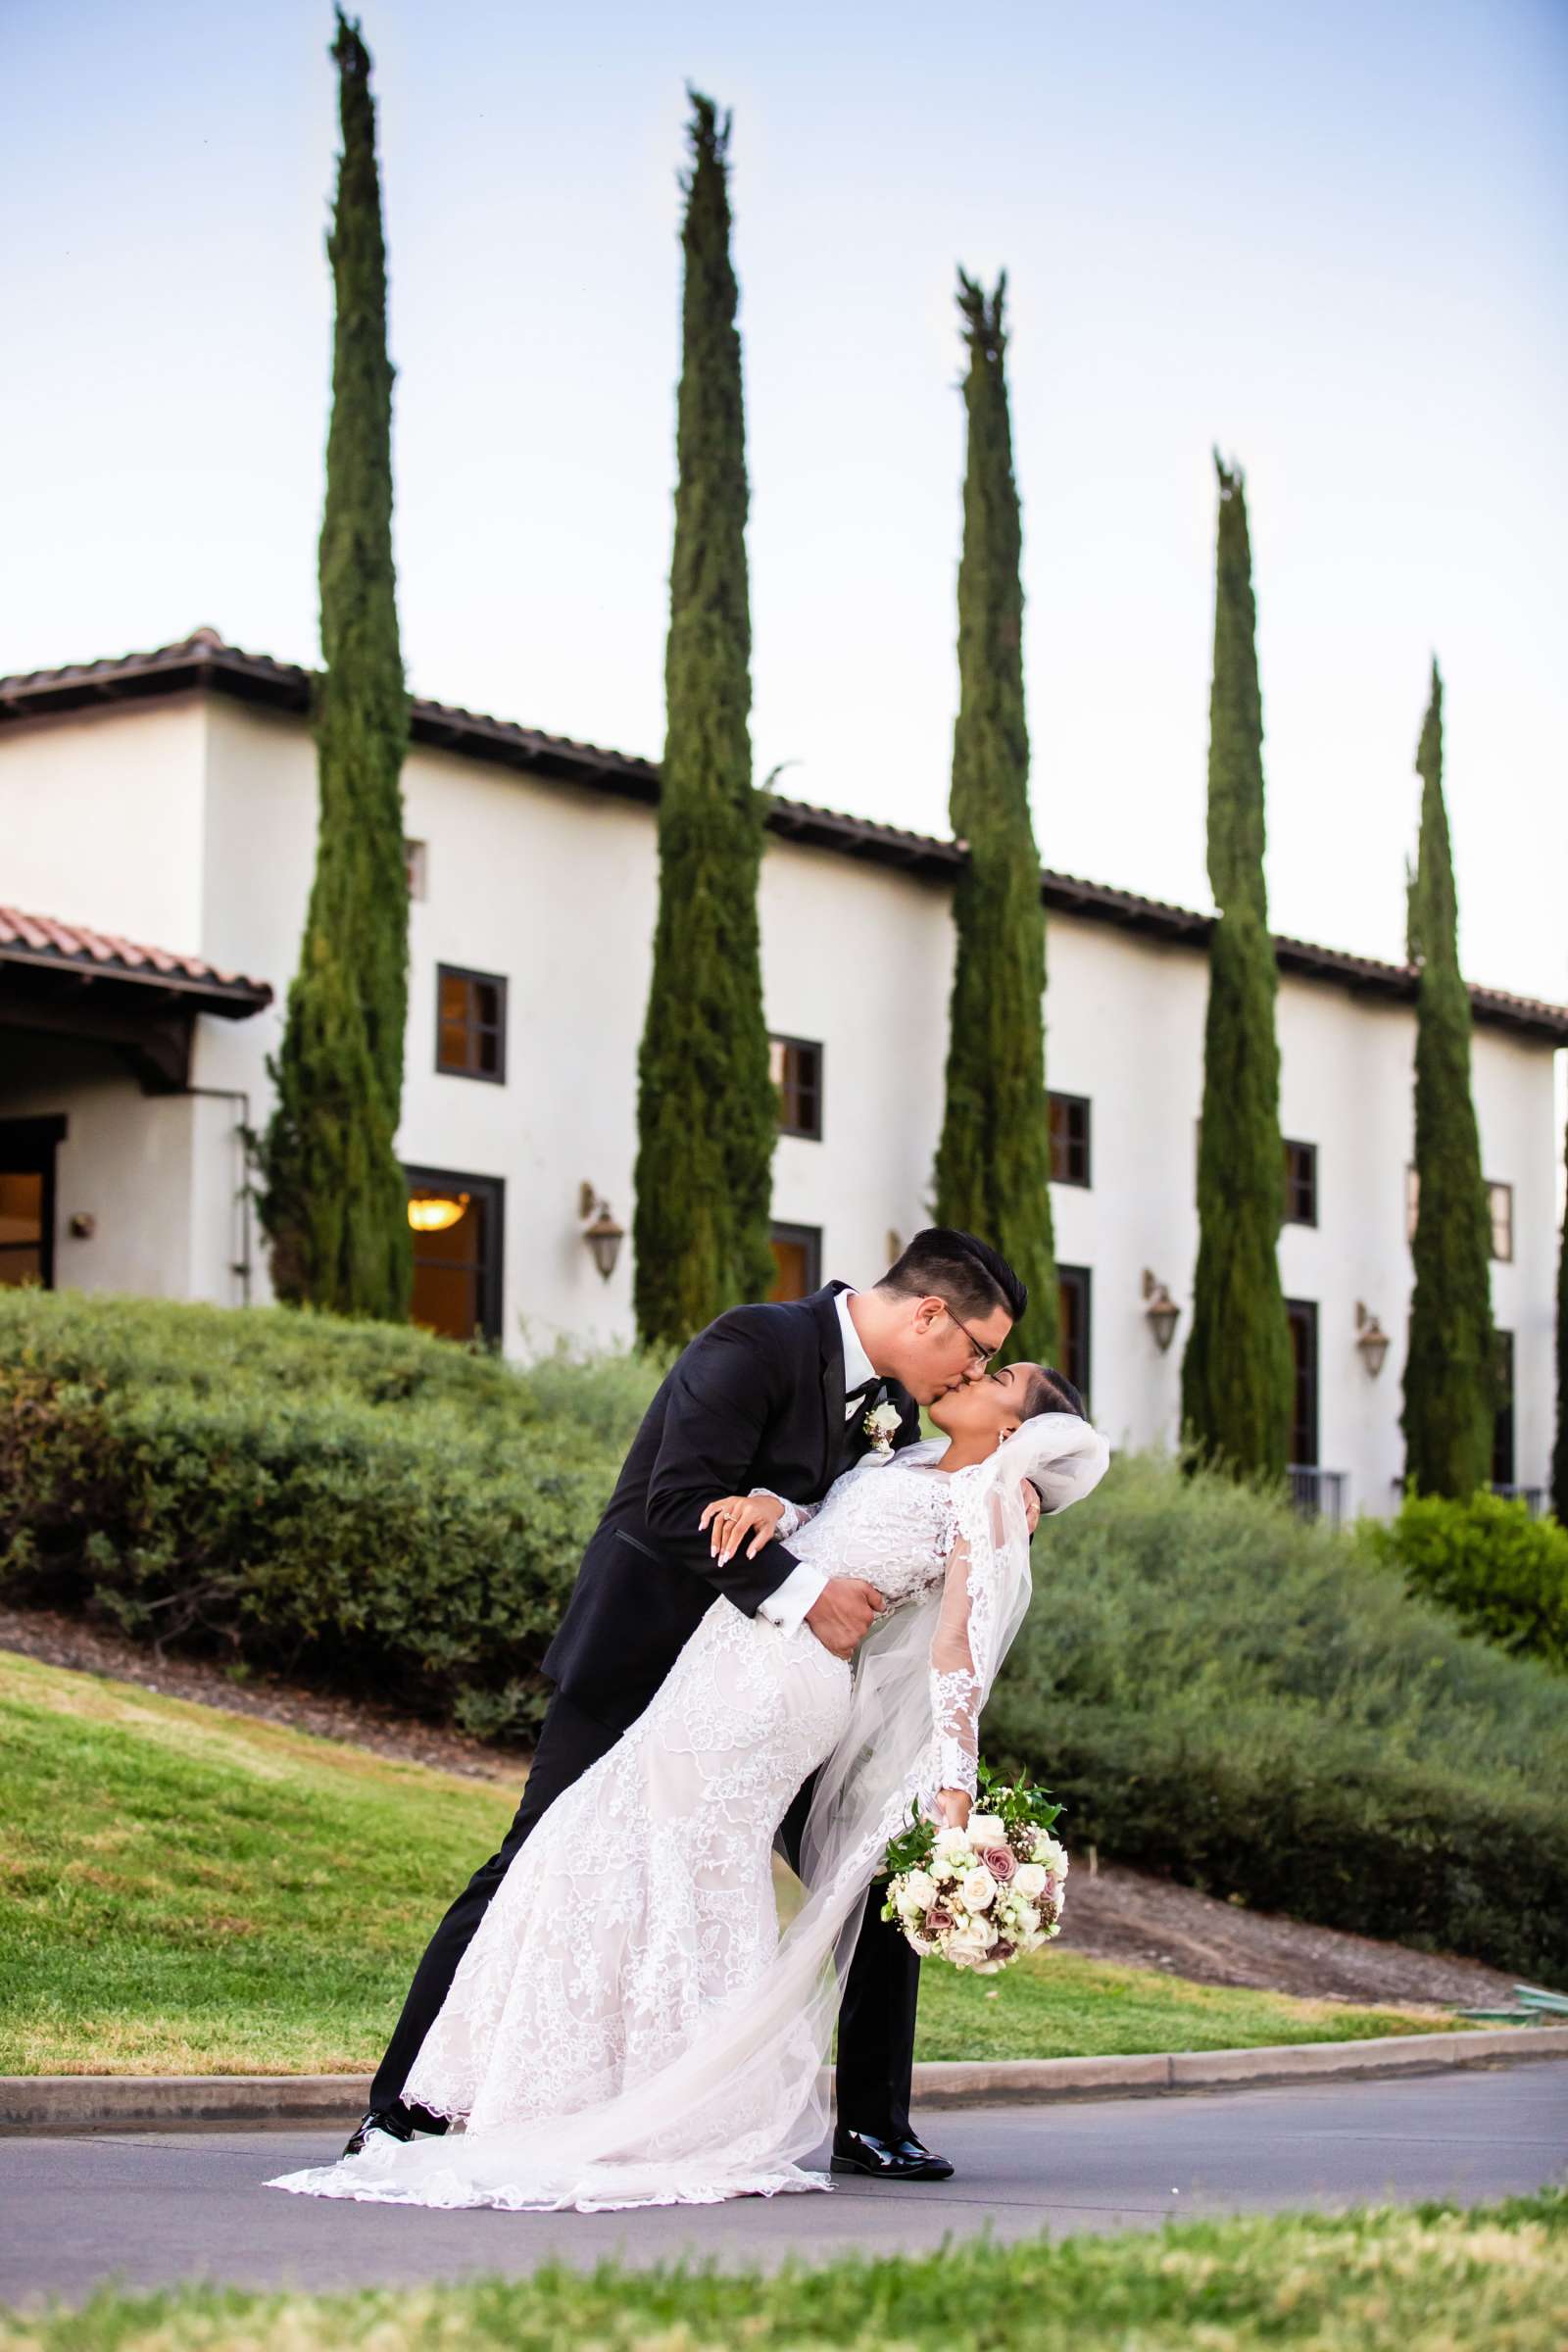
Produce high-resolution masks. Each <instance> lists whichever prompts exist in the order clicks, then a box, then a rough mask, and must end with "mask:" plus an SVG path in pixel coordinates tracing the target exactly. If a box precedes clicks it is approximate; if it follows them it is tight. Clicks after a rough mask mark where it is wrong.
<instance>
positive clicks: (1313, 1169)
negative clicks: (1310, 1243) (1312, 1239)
mask: <svg viewBox="0 0 1568 2352" xmlns="http://www.w3.org/2000/svg"><path fill="white" fill-rule="evenodd" d="M1285 1222H1286V1224H1287V1225H1315V1224H1316V1223H1317V1146H1316V1144H1297V1143H1290V1142H1288V1143H1287V1144H1286V1146H1285Z"/></svg>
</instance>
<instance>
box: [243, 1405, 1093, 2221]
mask: <svg viewBox="0 0 1568 2352" xmlns="http://www.w3.org/2000/svg"><path fill="white" fill-rule="evenodd" d="M1045 1419H1049V1420H1051V1421H1053V1422H1066V1421H1068V1420H1069V1419H1070V1417H1069V1416H1062V1415H1051V1416H1044V1417H1042V1422H1037V1423H1034V1424H1029V1425H1026V1426H1028V1427H1031V1428H1036V1429H1038V1428H1040V1427H1041V1426H1042V1425H1043V1421H1044V1420H1045ZM1075 1433H1076V1434H1075ZM1021 1434H1022V1433H1020V1435H1021ZM1067 1434H1068V1436H1069V1437H1070V1438H1072V1439H1073V1442H1074V1445H1075V1447H1076V1450H1074V1452H1073V1454H1072V1462H1071V1470H1070V1471H1064V1473H1063V1475H1065V1476H1067V1477H1072V1476H1073V1475H1074V1474H1076V1477H1077V1479H1078V1480H1079V1481H1080V1482H1081V1480H1082V1477H1083V1473H1084V1466H1085V1463H1086V1460H1087V1453H1086V1449H1085V1448H1084V1446H1083V1445H1082V1443H1081V1442H1080V1441H1081V1439H1087V1440H1088V1441H1091V1442H1092V1446H1095V1447H1100V1448H1101V1452H1102V1457H1103V1441H1102V1440H1100V1439H1099V1438H1098V1437H1097V1436H1096V1434H1095V1433H1094V1432H1093V1431H1092V1430H1090V1429H1089V1428H1088V1426H1087V1424H1084V1423H1081V1422H1076V1421H1073V1422H1072V1423H1071V1429H1070V1431H1069V1432H1068V1433H1067ZM1012 1443H1013V1444H1014V1445H1016V1443H1017V1441H1016V1440H1014V1441H1013V1442H1012ZM943 1450H944V1446H943V1443H942V1442H941V1441H937V1442H935V1443H932V1444H923V1445H917V1446H909V1447H907V1448H906V1449H905V1450H904V1451H903V1452H901V1453H899V1454H897V1455H895V1456H894V1457H893V1458H892V1459H891V1460H888V1461H883V1460H880V1459H878V1458H877V1457H876V1456H874V1455H873V1456H871V1457H869V1458H868V1459H867V1460H866V1461H864V1462H862V1463H859V1464H858V1465H857V1466H856V1467H855V1468H854V1469H853V1470H851V1471H849V1472H847V1473H846V1475H845V1476H844V1477H843V1478H841V1479H840V1480H839V1481H838V1482H837V1484H836V1485H835V1486H834V1487H833V1488H832V1490H831V1492H830V1493H829V1495H828V1496H827V1498H826V1500H825V1501H824V1502H823V1503H822V1504H820V1505H819V1506H818V1507H817V1508H816V1509H815V1510H814V1511H813V1512H807V1511H799V1512H795V1511H792V1513H791V1515H790V1517H789V1518H788V1519H787V1520H786V1522H785V1523H784V1527H783V1529H782V1531H781V1532H783V1533H786V1534H788V1536H789V1541H790V1544H791V1548H792V1550H793V1551H794V1552H795V1553H796V1555H797V1557H798V1558H801V1559H805V1560H812V1561H815V1562H817V1563H818V1564H820V1565H821V1566H822V1567H824V1568H826V1569H827V1570H828V1571H829V1573H830V1574H832V1575H835V1576H854V1577H863V1578H865V1579H866V1580H867V1581H868V1582H870V1583H872V1584H874V1585H875V1586H876V1587H877V1589H878V1591H879V1592H881V1593H883V1595H884V1596H885V1598H886V1600H887V1602H888V1610H887V1612H886V1613H885V1617H884V1618H883V1619H882V1620H879V1622H878V1625H877V1627H876V1628H875V1629H873V1633H872V1635H871V1636H870V1637H869V1638H868V1642H867V1643H866V1644H865V1645H864V1647H863V1649H862V1652H861V1655H860V1657H859V1658H858V1660H857V1664H856V1669H855V1672H854V1674H852V1670H851V1668H850V1666H849V1665H847V1664H846V1663H845V1662H844V1661H843V1660H841V1659H839V1658H836V1657H834V1656H833V1655H832V1654H831V1652H830V1651H828V1650H827V1649H825V1648H824V1647H823V1645H822V1644H821V1642H818V1640H817V1639H816V1637H815V1635H814V1634H813V1633H812V1632H811V1631H810V1629H809V1627H807V1626H804V1625H803V1626H801V1627H800V1628H799V1630H798V1631H796V1632H795V1633H793V1634H787V1635H786V1634H784V1633H782V1632H780V1631H779V1629H778V1628H777V1627H776V1626H774V1625H772V1624H770V1623H769V1622H768V1620H767V1619H766V1618H764V1617H761V1616H757V1617H747V1616H745V1615H744V1614H743V1613H742V1612H741V1611H740V1610H739V1609H737V1608H735V1607H734V1606H732V1604H731V1603H730V1602H729V1601H728V1600H725V1599H722V1598H720V1599H718V1600H715V1601H714V1603H713V1605H712V1607H711V1609H710V1610H709V1612H708V1614H707V1616H706V1617H705V1618H704V1619H703V1621H702V1623H701V1625H700V1626H699V1627H698V1629H697V1631H696V1633H695V1634H694V1635H693V1636H692V1638H691V1640H690V1641H689V1642H687V1644H686V1646H685V1648H684V1649H683V1650H682V1652H681V1654H680V1657H679V1659H678V1660H677V1662H676V1664H675V1666H674V1668H673V1669H672V1671H671V1673H670V1675H669V1677H668V1679H667V1680H666V1682H665V1683H664V1684H663V1686H662V1688H661V1690H660V1691H659V1692H658V1694H657V1695H656V1696H655V1698H654V1699H653V1700H652V1702H651V1703H650V1705H649V1706H648V1708H647V1709H646V1710H645V1712H644V1713H643V1714H642V1715H641V1716H640V1717H639V1718H638V1720H637V1721H636V1722H635V1723H634V1724H633V1725H632V1726H631V1728H630V1730H629V1731H627V1732H626V1733H625V1734H624V1735H623V1736H622V1738H621V1739H620V1740H618V1741H617V1742H616V1744H615V1746H614V1747H613V1748H612V1749H611V1750H610V1751H609V1753H608V1754H607V1755H605V1756H604V1757H602V1758H601V1759H600V1761H599V1762H598V1763H597V1764H595V1765H594V1766H593V1767H592V1769H591V1770H589V1771H588V1772H586V1773H585V1774H584V1775H583V1777H582V1778H581V1779H580V1780H579V1781H577V1782H576V1783H575V1784H574V1785H573V1786H572V1787H571V1788H569V1789H566V1790H564V1793H563V1794H562V1795H561V1796H559V1797H558V1798H557V1799H556V1801H555V1803H554V1804H553V1805H552V1806H551V1808H550V1810H549V1812H548V1813H547V1814H546V1815H545V1816H544V1818H543V1820H542V1821H541V1822H540V1824H539V1826H538V1828H537V1829H536V1830H535V1831H534V1833H533V1835H532V1837H531V1838H529V1839H528V1841H527V1843H526V1844H525V1845H523V1846H522V1848H521V1849H520V1851H519V1852H518V1853H517V1855H516V1857H515V1860H514V1862H513V1863H512V1866H511V1868H510V1870H509V1871H508V1873H507V1876H506V1878H505V1879H504V1881H503V1882H502V1885H501V1887H500V1888H499V1889H498V1891H497V1893H496V1895H495V1897H494V1899H493V1901H492V1902H491V1904H490V1907H489V1909H488V1910H487V1912H486V1913H485V1916H484V1918H483V1920H482V1921H481V1923H480V1926H479V1928H478V1930H477V1932H476V1934H475V1936H474V1937H473V1940H472V1942H471V1944H470V1945H469V1947H468V1949H467V1951H466V1954H465V1955H464V1958H463V1961H462V1963H461V1965H460V1966H459V1968H458V1971H457V1974H456V1976H455V1978H454V1980H453V1983H452V1987H451V1990H450V1991H449V1993H448V1995H447V1998H446V2002H445V2004H444V2006H443V2007H442V2009H441V2011H440V2013H439V2015H438V2016H437V2018H436V2021H435V2023H434V2025H433V2026H432V2027H431V2029H430V2032H429V2034H427V2035H426V2037H425V2040H424V2043H423V2045H422V2047H421V2049H420V2051H419V2055H418V2057H417V2060H416V2062H415V2066H414V2070H413V2072H412V2074H411V2075H410V2077H409V2081H408V2083H407V2085H406V2089H405V2096H406V2097H407V2098H408V2099H409V2100H410V2101H411V2102H412V2103H415V2104H417V2105H418V2106H421V2107H424V2108H428V2109H429V2110H430V2111H431V2112H433V2113H436V2114H440V2115H443V2116H447V2117H449V2118H452V2119H454V2120H457V2119H462V2120H463V2121H464V2123H465V2125H466V2129H465V2130H464V2131H463V2132H462V2133H454V2134H449V2135H447V2136H446V2137H443V2138H439V2139H425V2140H422V2141H415V2142H413V2143H411V2144H407V2145H405V2144H400V2143H398V2142H396V2141H393V2140H391V2139H390V2138H387V2137H386V2136H385V2135H377V2136H376V2137H375V2138H373V2139H372V2140H371V2141H370V2143H369V2144H368V2147H367V2148H366V2150H365V2152H364V2153H363V2154H361V2155H360V2156H357V2157H354V2158H350V2159H345V2160H344V2161H342V2162H340V2163H338V2164H334V2165H327V2166H322V2167H319V2168H316V2169H314V2170H311V2171H307V2172H301V2173H292V2174H288V2175H285V2176H284V2177H283V2178H282V2179H280V2180H277V2181H275V2182H273V2183H272V2185H273V2186H276V2187H280V2188H288V2189H293V2190H296V2191H299V2192H302V2193H305V2194H310V2195H316V2196H332V2197H357V2198H368V2199H372V2200H376V2201H380V2202H391V2203H403V2204H418V2205H433V2206H466V2205H496V2206H503V2207H506V2208H509V2209H513V2210H521V2209H527V2208H545V2209H556V2208H560V2207H563V2206H570V2205H576V2206H579V2207H581V2208H583V2209H584V2210H596V2209H600V2208H605V2207H620V2206H626V2205H633V2204H642V2203H682V2202H698V2203H709V2202H712V2201H714V2200H715V2199H717V2198H720V2197H727V2196H734V2195H742V2194H747V2193H751V2194H759V2193H760V2194H763V2195H771V2194H773V2193H774V2192H775V2191H778V2190H785V2189H804V2188H825V2187H826V2186H828V2179H827V2176H826V2175H825V2174H823V2173H819V2172H812V2171H808V2170H804V2169H803V2168H802V2166H801V2165H800V2163H799V2162H798V2161H797V2158H798V2157H799V2156H800V2155H802V2154H807V2153H809V2152H810V2150H811V2148H812V2147H813V2146H814V2145H815V2144H816V2143H817V2139H818V2137H819V2134H820V2131H821V2126H822V2082H821V2062H822V2060H823V2057H824V2056H825V2051H826V2046H827V2035H828V2034H829V2032H830V2030H831V2022H832V2016H833V2011H834V2008H835V2006H836V1985H835V1984H834V1980H833V1969H832V1955H833V1950H834V1946H835V1943H841V1942H842V1943H846V1944H847V1941H848V1938H847V1937H846V1934H845V1932H846V1929H848V1931H849V1936H853V1934H854V1931H855V1928H856V1926H857V1924H858V1918H859V1908H860V1902H861V1899H862V1898H863V1895H864V1890H865V1887H866V1886H867V1885H868V1883H869V1881H870V1879H871V1877H872V1875H873V1873H874V1871H875V1870H876V1868H877V1867H878V1865H879V1863H880V1859H881V1853H882V1849H883V1846H884V1845H885V1843H886V1839H887V1837H888V1836H889V1835H890V1834H891V1832H892V1831H893V1830H894V1829H895V1828H896V1827H897V1826H898V1825H899V1823H900V1822H901V1821H902V1820H904V1819H905V1818H907V1809H908V1804H909V1801H910V1799H911V1798H912V1797H915V1796H919V1797H920V1798H922V1799H924V1800H926V1801H927V1802H929V1800H930V1799H931V1798H932V1797H933V1796H934V1793H935V1791H936V1789H939V1788H943V1787H959V1788H968V1789H973V1787H974V1771H975V1753H976V1726H977V1721H978V1711H979V1705H980V1703H981V1700H982V1697H983V1693H984V1689H985V1688H986V1687H987V1686H988V1684H989V1679H990V1671H992V1670H994V1664H995V1659H996V1656H997V1654H998V1653H999V1644H1000V1645H1005V1638H1006V1629H1005V1628H1004V1626H1003V1625H1002V1623H1001V1622H1000V1615H1001V1613H1002V1612H1004V1611H1012V1612H1013V1613H1015V1614H1016V1615H1021V1608H1020V1607H1018V1606H1017V1600H1018V1596H1017V1593H1016V1592H1015V1591H1013V1592H1010V1593H1009V1592H1007V1591H1005V1575H1004V1573H1003V1568H1002V1566H1001V1565H999V1563H1008V1568H1007V1572H1008V1573H1010V1575H1011V1578H1012V1583H1013V1585H1014V1586H1015V1585H1016V1570H1017V1561H1016V1557H1015V1556H1012V1557H1011V1558H1010V1562H1009V1561H1008V1555H1009V1554H1012V1555H1015V1554H1016V1550H1017V1537H1018V1527H1017V1524H1016V1521H1014V1522H1012V1523H1011V1524H1009V1526H1008V1527H1007V1528H1005V1529H1004V1527H1003V1524H1002V1519H1001V1516H1000V1514H999V1509H998V1500H997V1495H998V1489H997V1482H996V1480H995V1479H994V1478H993V1479H992V1480H991V1481H990V1482H989V1493H987V1489H986V1473H987V1472H988V1471H989V1470H990V1469H991V1465H989V1464H980V1465H977V1466H975V1468H973V1469H970V1470H965V1471H960V1472H958V1473H957V1474H956V1476H953V1477H949V1476H947V1475H945V1474H944V1473H942V1472H940V1471H937V1470H935V1469H934V1468H933V1467H932V1464H933V1462H934V1459H935V1457H936V1456H937V1455H938V1454H940V1453H941V1452H942V1451H943ZM994 1459H995V1457H994ZM1102 1468H1103V1458H1100V1459H1099V1461H1098V1467H1096V1468H1095V1470H1094V1476H1096V1477H1098V1475H1099V1471H1100V1469H1102ZM1013 1483H1014V1485H1015V1483H1016V1480H1015V1479H1014V1482H1013ZM1088 1483H1090V1484H1092V1483H1093V1477H1091V1478H1090V1479H1089V1481H1088ZM1079 1491H1081V1485H1080V1488H1079ZM1071 1498H1072V1496H1071V1495H1070V1494H1065V1495H1058V1496H1057V1498H1056V1499H1057V1501H1058V1502H1059V1501H1060V1500H1062V1499H1071ZM983 1502H985V1503H988V1505H989V1511H990V1531H989V1535H988V1532H987V1529H986V1526H985V1525H984V1524H983V1523H982V1519H981V1517H980V1516H979V1515H978V1506H980V1505H982V1503H983ZM966 1505H967V1508H966ZM1017 1519H1021V1511H1020V1512H1018V1513H1017ZM797 1528H798V1532H795V1531H796V1529H797ZM999 1537H1000V1538H1002V1539H1003V1540H1002V1541H1001V1542H1000V1543H999V1542H998V1541H997V1539H998V1538H999ZM1008 1538H1010V1542H1009V1541H1008V1540H1007V1539H1008ZM1023 1543H1024V1554H1025V1566H1024V1577H1025V1581H1027V1535H1026V1533H1025V1535H1024V1538H1023ZM981 1555H983V1557H984V1561H985V1564H986V1573H985V1575H984V1576H981V1575H979V1574H977V1573H976V1563H977V1560H978V1559H979V1558H980V1556H981ZM901 1617H902V1618H904V1619H905V1620H906V1623H905V1626H904V1627H903V1629H901V1628H900V1627H899V1626H898V1625H897V1623H896V1622H895V1621H896V1619H898V1618H901ZM916 1619H918V1620H919V1621H920V1622H919V1623H918V1624H916V1622H915V1620H916ZM858 1685H859V1686H861V1689H860V1692H859V1697H858V1698H857V1686H858ZM884 1751H886V1752H884ZM873 1754H874V1755H875V1756H876V1758H877V1761H876V1763H875V1764H874V1765H873V1761H872V1759H873ZM829 1760H831V1764H830V1769H829V1770H828V1771H825V1772H824V1773H823V1775H822V1783H823V1785H822V1786H820V1787H819V1789H818V1793H817V1800H816V1803H815V1805H814V1806H813V1813H812V1827H811V1829H810V1830H809V1833H808V1841H807V1854H806V1857H805V1859H804V1861H803V1875H804V1879H805V1889H804V1907H803V1908H802V1909H801V1910H800V1911H799V1913H798V1916H797V1917H796V1918H795V1919H794V1920H793V1921H792V1922H791V1924H790V1926H789V1928H788V1929H787V1930H786V1931H785V1932H784V1934H783V1936H782V1940H781V1930H780V1923H779V1900H778V1895H777V1892H776V1889H775V1878H774V1867H773V1845H774V1838H775V1837H776V1835H777V1832H778V1830H779V1826H780V1824H781V1822H782V1821H783V1818H784V1815H785V1813H786V1811H787V1810H788V1808H789V1805H790V1803H791V1801H792V1799H793V1798H794V1796H795V1795H796V1792H797V1791H798V1790H799V1789H800V1788H801V1786H802V1784H803V1783H804V1782H805V1781H807V1780H808V1779H809V1777H810V1775H811V1774H812V1773H813V1772H815V1771H817V1770H818V1768H819V1767H822V1766H823V1765H824V1763H825V1762H828V1761H829ZM795 1892H796V1896H797V1900H800V1899H801V1889H800V1888H798V1887H797V1888H796V1889H795Z"/></svg>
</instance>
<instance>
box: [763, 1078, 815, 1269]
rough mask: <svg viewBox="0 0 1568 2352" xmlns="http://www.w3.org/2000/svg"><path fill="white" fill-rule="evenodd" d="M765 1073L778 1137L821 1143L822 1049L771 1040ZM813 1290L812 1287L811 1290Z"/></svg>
mask: <svg viewBox="0 0 1568 2352" xmlns="http://www.w3.org/2000/svg"><path fill="white" fill-rule="evenodd" d="M767 1056H768V1069H769V1073H770V1075H771V1077H772V1080H773V1085H774V1087H775V1089H776V1091H777V1094H778V1131H779V1133H780V1135H804V1136H805V1137H807V1138H808V1140H809V1142H811V1143H816V1144H819V1143H820V1142H821V1140H822V1049H821V1047H820V1046H819V1045H814V1044H813V1043H812V1042H811V1041H810V1039H809V1038H804V1037H770V1038H769V1039H768V1041H767ZM815 1287H816V1286H815V1285H814V1284H813V1285H812V1288H813V1289H814V1288H815Z"/></svg>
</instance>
